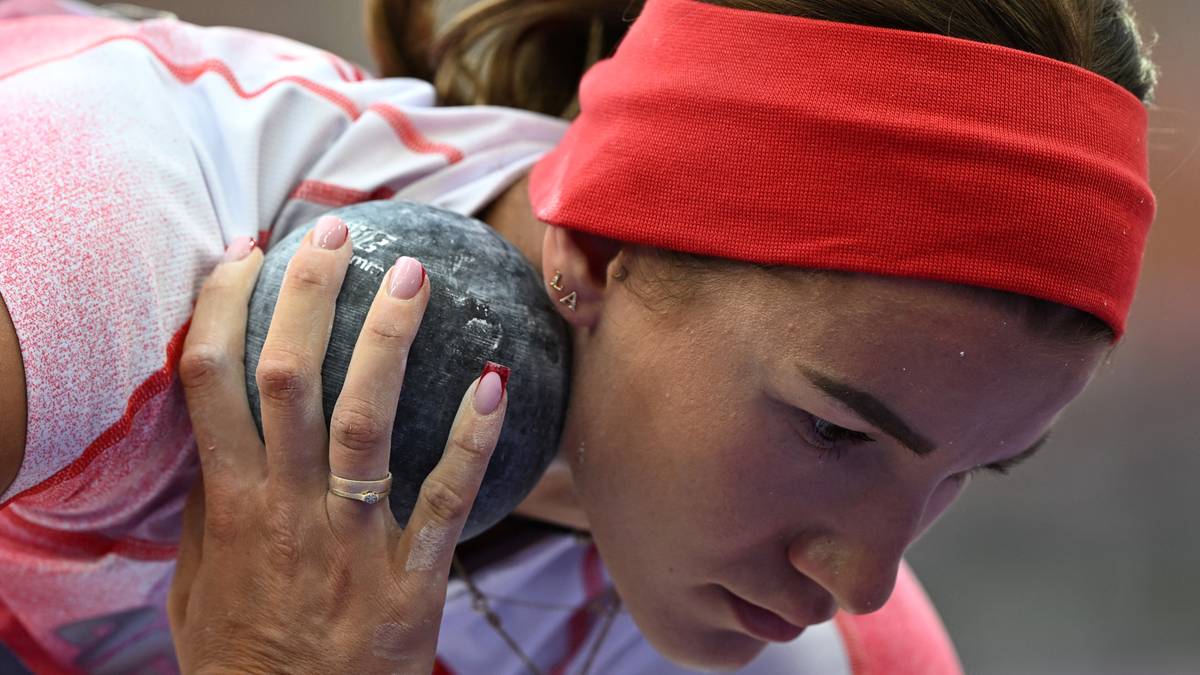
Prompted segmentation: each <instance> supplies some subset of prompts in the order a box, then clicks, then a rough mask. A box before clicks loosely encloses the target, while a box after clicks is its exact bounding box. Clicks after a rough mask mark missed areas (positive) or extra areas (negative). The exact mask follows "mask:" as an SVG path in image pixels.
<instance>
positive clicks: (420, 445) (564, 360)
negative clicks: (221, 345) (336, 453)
mask: <svg viewBox="0 0 1200 675" xmlns="http://www.w3.org/2000/svg"><path fill="white" fill-rule="evenodd" d="M330 213H331V214H333V215H336V216H338V217H340V218H341V219H342V220H344V221H345V222H346V224H347V225H348V226H349V228H350V236H351V240H352V244H353V247H354V257H353V259H352V260H351V263H350V267H349V269H348V270H347V272H346V279H345V282H344V283H343V284H342V290H341V293H340V294H339V295H338V298H337V306H336V309H335V315H334V321H333V333H332V337H331V338H330V341H329V348H328V351H327V352H326V356H325V362H324V364H323V366H322V369H321V384H322V394H323V396H324V408H325V421H326V424H327V425H328V422H329V420H330V418H331V417H332V415H333V408H334V404H335V403H336V402H337V398H338V394H339V393H340V392H341V390H342V385H343V383H344V382H345V377H346V369H347V368H348V367H349V365H350V355H351V353H352V352H353V350H354V344H355V342H356V341H357V339H358V333H359V329H360V328H362V324H363V321H364V320H365V319H366V316H367V310H368V309H370V306H371V302H372V301H373V300H374V297H375V293H376V291H377V290H378V289H379V285H380V284H381V283H382V280H383V276H384V274H386V273H387V270H388V269H389V268H390V267H391V266H392V264H393V263H394V262H395V261H396V258H397V257H399V256H401V255H408V256H412V257H414V258H417V259H418V260H420V261H421V263H422V264H423V265H424V266H425V270H426V273H427V274H428V276H429V278H430V290H431V296H430V299H429V306H428V308H427V309H426V312H425V317H424V319H423V320H422V322H421V327H420V329H419V330H418V332H417V336H416V338H415V340H414V341H413V345H412V349H411V352H410V353H409V356H408V366H407V370H406V372H405V376H404V387H403V389H402V391H401V394H400V403H399V407H398V409H397V412H396V423H395V426H394V428H393V430H392V457H391V471H392V475H393V477H394V482H393V484H392V491H391V493H390V494H389V495H388V501H389V503H390V505H391V509H392V512H393V513H394V514H395V515H396V519H397V520H398V521H399V522H400V524H401V525H405V524H407V522H408V518H409V516H410V515H411V513H412V507H413V504H414V503H415V502H416V499H417V493H418V491H419V489H420V487H421V482H422V481H423V480H424V479H425V476H426V475H427V474H428V473H429V472H430V471H431V470H432V469H433V467H434V465H436V464H437V462H438V460H439V459H440V458H441V456H442V451H443V449H444V448H445V445H446V439H447V437H448V436H449V433H450V426H451V424H452V422H453V421H454V414H455V412H456V411H457V409H458V404H459V401H460V400H461V399H462V396H463V394H464V392H466V389H467V387H468V386H469V385H470V383H471V381H472V380H474V379H475V378H476V377H478V376H479V374H480V372H481V370H482V368H483V364H484V361H486V360H491V361H495V362H497V363H501V364H503V365H506V366H509V367H511V368H512V375H511V376H510V378H509V382H508V395H509V399H508V412H507V413H506V416H505V420H504V430H503V432H502V433H501V435H500V441H499V443H498V445H497V446H496V451H495V453H494V454H493V456H492V460H491V463H490V465H489V466H488V470H487V474H486V476H485V477H484V479H483V484H482V486H481V487H480V490H479V496H478V498H477V499H476V500H475V506H474V508H473V509H472V511H471V514H470V516H469V517H468V519H467V523H466V525H465V526H464V528H463V534H462V537H461V539H462V540H466V539H469V538H471V537H473V536H475V535H477V534H479V533H481V532H483V531H484V530H486V529H488V528H489V527H491V526H492V525H494V524H495V523H496V522H498V521H499V520H500V519H501V518H503V517H504V516H505V515H507V514H508V513H509V512H511V511H512V509H513V508H515V507H516V505H517V504H518V503H519V502H520V501H521V500H522V499H523V498H524V497H525V495H527V494H528V493H529V491H530V490H531V489H532V488H533V486H534V484H535V483H536V482H537V481H538V479H539V478H540V477H541V475H542V472H543V471H545V469H546V467H547V465H549V463H550V460H551V459H553V457H554V454H555V452H556V450H557V447H558V440H559V436H560V435H561V433H562V424H563V418H564V416H565V413H566V404H567V392H568V384H569V383H568V378H569V370H570V363H571V359H570V351H569V350H570V341H569V339H568V333H567V328H566V324H565V322H563V320H562V317H560V316H559V315H558V314H557V313H556V312H555V310H554V307H553V306H552V305H551V304H550V300H549V298H547V296H546V293H545V291H544V289H543V288H542V283H543V282H542V279H541V275H540V274H539V273H538V272H537V271H536V270H534V269H533V267H532V266H531V265H530V264H529V262H528V261H527V260H526V259H525V257H524V256H523V255H522V254H521V253H520V252H519V251H518V250H517V249H516V248H515V247H513V246H512V245H511V244H509V243H508V242H507V241H505V240H504V239H503V238H501V237H500V236H499V235H497V234H496V233H495V232H493V231H492V229H491V228H490V227H488V226H487V225H485V224H484V223H482V222H480V221H478V220H476V219H474V218H471V217H468V216H463V215H461V214H458V213H454V212H452V211H446V210H444V209H440V208H436V207H433V206H429V205H427V204H418V203H415V202H407V201H390V200H389V201H377V202H367V203H363V204H356V205H354V206H349V207H346V208H341V209H337V210H334V211H331V212H330ZM315 225H316V223H315V221H314V222H312V223H309V224H307V225H306V226H304V227H300V228H297V229H296V230H295V231H294V232H291V233H290V234H289V235H288V236H287V237H286V238H284V239H283V240H281V241H280V242H278V243H277V244H275V246H273V247H272V248H271V249H270V251H268V252H267V254H266V258H265V261H264V263H263V268H262V271H261V273H260V276H259V278H258V282H257V285H256V286H255V288H254V294H253V295H252V296H251V299H250V308H249V309H250V313H249V323H248V326H247V329H246V388H247V393H248V396H249V399H250V408H251V410H252V412H253V415H254V421H255V424H256V425H258V430H259V434H260V436H261V434H262V417H261V410H260V407H259V392H258V385H257V382H256V380H255V370H256V369H257V367H258V359H259V355H260V353H261V352H262V348H263V343H264V342H265V340H266V337H267V329H268V328H269V327H270V320H271V316H272V315H273V314H274V311H275V302H276V300H277V298H278V296H279V288H280V285H281V283H282V281H283V275H284V270H285V269H286V268H287V264H288V262H289V261H290V260H291V258H292V256H293V254H295V252H296V249H297V248H298V247H299V245H300V242H301V239H302V238H303V237H304V234H305V233H306V232H308V231H309V230H310V229H312V228H313V227H314V226H315Z"/></svg>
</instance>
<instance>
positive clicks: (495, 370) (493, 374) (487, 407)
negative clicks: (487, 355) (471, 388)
mask: <svg viewBox="0 0 1200 675" xmlns="http://www.w3.org/2000/svg"><path fill="white" fill-rule="evenodd" d="M510 372H511V371H510V370H509V369H508V368H506V367H504V366H502V365H500V364H498V363H492V362H491V361H488V362H487V363H485V364H484V366H483V374H482V375H480V376H479V384H478V385H476V387H475V400H474V404H475V412H477V413H479V414H480V415H490V414H491V413H493V412H495V411H496V408H498V407H500V400H501V399H502V398H504V392H505V391H507V390H508V375H509V373H510Z"/></svg>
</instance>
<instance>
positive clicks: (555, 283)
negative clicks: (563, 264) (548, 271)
mask: <svg viewBox="0 0 1200 675" xmlns="http://www.w3.org/2000/svg"><path fill="white" fill-rule="evenodd" d="M549 283H550V288H553V289H554V290H556V291H561V290H562V289H563V287H562V272H560V271H559V270H554V278H553V279H551V280H550V282H549ZM576 299H577V296H576V295H575V291H571V292H570V293H568V294H566V295H564V296H563V297H561V298H559V299H558V301H559V302H561V303H562V304H564V305H566V306H567V309H569V310H571V311H572V312H574V311H575V301H576Z"/></svg>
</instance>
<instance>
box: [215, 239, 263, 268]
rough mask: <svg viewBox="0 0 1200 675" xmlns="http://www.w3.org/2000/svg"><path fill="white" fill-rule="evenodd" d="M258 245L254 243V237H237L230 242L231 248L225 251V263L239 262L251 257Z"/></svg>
mask: <svg viewBox="0 0 1200 675" xmlns="http://www.w3.org/2000/svg"><path fill="white" fill-rule="evenodd" d="M257 245H258V243H257V242H255V241H254V237H237V238H235V239H234V240H233V241H231V242H229V246H228V247H227V248H226V249H225V257H224V258H223V261H224V262H237V261H238V260H241V259H242V258H245V257H246V256H248V255H250V252H251V251H253V250H254V247H255V246H257Z"/></svg>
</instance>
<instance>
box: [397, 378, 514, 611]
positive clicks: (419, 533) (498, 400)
mask: <svg viewBox="0 0 1200 675" xmlns="http://www.w3.org/2000/svg"><path fill="white" fill-rule="evenodd" d="M507 380H508V369H507V368H505V367H503V366H497V365H496V364H493V363H491V362H490V361H489V362H488V364H487V366H485V367H484V374H483V375H482V376H481V377H480V378H479V379H477V380H475V383H474V384H473V385H472V386H471V387H470V388H469V389H468V390H467V393H466V395H465V396H463V400H462V403H461V404H460V405H459V408H458V413H457V415H455V418H454V425H453V426H452V427H451V428H450V438H449V440H448V441H447V442H446V449H445V451H444V452H443V453H442V459H441V461H439V462H438V464H437V466H435V467H434V468H433V471H431V472H430V473H429V475H428V476H426V477H425V482H424V483H422V484H421V492H420V494H418V496H417V503H416V505H415V506H414V508H413V514H412V517H411V518H410V519H409V522H408V526H407V527H406V528H405V530H404V532H403V534H402V535H401V537H400V541H399V542H398V545H397V554H398V555H397V557H398V562H399V564H401V565H403V569H404V572H405V583H408V584H414V586H410V588H420V587H428V588H438V587H439V586H438V584H437V583H436V579H435V578H437V579H441V581H442V583H441V586H440V588H441V589H442V592H443V593H444V592H445V579H446V575H447V574H449V570H450V559H451V557H452V555H453V553H454V546H455V544H457V543H458V537H459V534H460V533H461V532H462V528H463V524H464V523H465V522H466V520H467V515H468V514H469V513H470V511H471V506H472V505H473V504H474V503H475V497H476V495H477V494H478V493H479V484H480V482H482V480H483V474H484V472H486V471H487V465H488V461H490V460H491V457H492V452H493V451H494V450H495V449H496V442H497V441H498V440H499V438H500V430H501V427H502V426H503V424H504V413H505V410H506V409H507V407H508V396H507V393H506V391H505V389H506V385H507Z"/></svg>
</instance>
